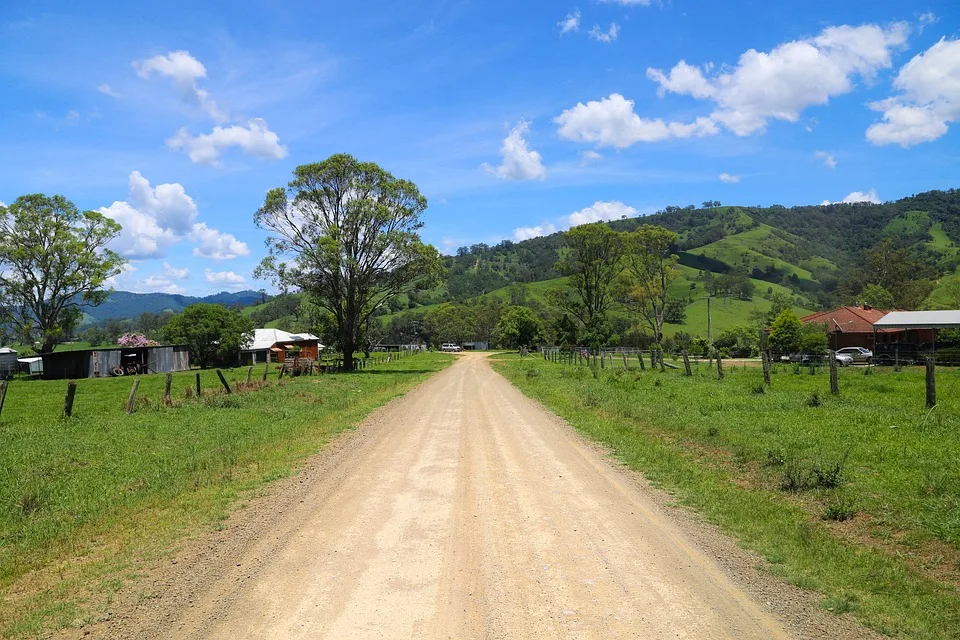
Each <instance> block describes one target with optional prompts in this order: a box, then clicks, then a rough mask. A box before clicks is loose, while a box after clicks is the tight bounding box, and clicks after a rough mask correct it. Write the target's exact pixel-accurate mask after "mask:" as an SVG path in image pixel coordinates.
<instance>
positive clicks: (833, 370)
mask: <svg viewBox="0 0 960 640" xmlns="http://www.w3.org/2000/svg"><path fill="white" fill-rule="evenodd" d="M827 357H828V358H830V393H832V394H833V395H837V394H838V393H840V381H839V379H838V378H837V375H838V374H837V354H836V353H835V352H834V351H833V350H832V349H831V350H830V351H827Z"/></svg>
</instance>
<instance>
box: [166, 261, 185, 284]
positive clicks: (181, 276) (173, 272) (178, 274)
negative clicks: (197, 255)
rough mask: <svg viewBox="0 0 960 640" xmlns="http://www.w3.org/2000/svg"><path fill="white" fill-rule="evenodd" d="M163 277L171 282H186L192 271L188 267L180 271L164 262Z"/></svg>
mask: <svg viewBox="0 0 960 640" xmlns="http://www.w3.org/2000/svg"><path fill="white" fill-rule="evenodd" d="M163 275H164V277H167V278H170V279H171V280H186V279H187V278H189V277H190V269H187V268H186V267H184V268H182V269H180V268H177V267H174V266H172V265H171V264H170V263H168V262H164V263H163Z"/></svg>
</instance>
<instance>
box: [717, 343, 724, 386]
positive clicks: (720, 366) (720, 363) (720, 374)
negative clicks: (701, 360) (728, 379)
mask: <svg viewBox="0 0 960 640" xmlns="http://www.w3.org/2000/svg"><path fill="white" fill-rule="evenodd" d="M716 356H717V380H723V360H721V359H720V349H717V353H716Z"/></svg>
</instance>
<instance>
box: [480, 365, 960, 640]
mask: <svg viewBox="0 0 960 640" xmlns="http://www.w3.org/2000/svg"><path fill="white" fill-rule="evenodd" d="M496 366H497V367H498V369H499V370H500V371H501V372H502V373H503V374H504V375H506V376H507V377H508V378H509V379H510V380H511V381H512V382H513V383H514V384H516V385H517V386H518V387H519V388H520V389H522V390H523V391H524V392H525V393H527V394H528V395H530V396H531V397H534V398H536V399H539V400H541V401H542V402H543V403H544V404H545V405H546V406H548V407H549V408H550V409H552V410H553V411H555V412H557V413H558V414H559V415H561V416H563V417H564V418H566V419H567V420H568V421H570V423H571V424H572V425H573V426H574V427H576V428H577V429H579V430H580V431H582V432H583V433H585V434H586V435H587V436H589V437H591V438H593V439H595V440H597V441H600V442H602V443H604V444H606V445H607V446H609V447H610V448H611V449H612V451H613V453H614V454H615V455H616V456H617V457H618V458H620V459H621V460H623V461H624V462H625V463H626V464H627V465H629V466H631V467H633V468H635V469H638V470H640V471H642V472H643V473H644V474H645V475H646V476H647V477H648V478H650V479H651V480H653V481H654V482H656V483H658V484H659V485H661V486H662V487H664V488H665V489H667V490H668V491H670V492H672V493H674V494H675V495H676V496H677V497H678V498H679V499H680V500H681V501H682V502H683V503H685V504H687V505H689V506H691V507H693V508H694V509H697V510H699V511H701V512H702V513H704V514H705V515H706V517H707V518H708V519H710V520H711V521H713V522H715V523H716V524H718V525H719V526H720V527H722V528H723V529H725V530H726V531H727V532H729V533H731V534H732V535H733V536H734V537H736V538H737V539H738V540H739V541H740V542H741V544H743V545H744V546H746V547H748V548H751V549H754V550H756V551H758V552H759V553H760V554H762V555H763V556H764V557H765V558H766V559H767V561H768V562H769V565H768V567H769V570H771V571H773V572H774V573H776V574H777V575H780V576H782V577H783V578H784V579H786V580H788V581H790V582H792V583H794V584H797V585H799V586H801V587H803V588H805V589H809V590H813V591H816V592H819V593H821V594H822V596H823V606H824V607H826V608H828V609H830V610H832V611H835V612H838V613H842V612H850V613H852V614H853V615H855V616H857V617H858V618H859V619H860V620H861V621H863V622H864V623H865V624H867V625H869V626H871V627H873V628H875V629H878V630H880V631H883V632H885V633H888V634H891V635H893V636H895V637H903V638H918V639H919V638H923V639H930V638H958V637H960V593H958V587H960V466H958V465H957V460H958V457H960V372H958V371H957V370H956V369H941V370H940V371H939V376H938V391H939V395H938V397H939V400H940V404H939V405H938V406H937V407H936V408H935V409H933V410H931V411H927V410H925V408H924V395H923V394H924V382H923V373H922V371H920V370H910V369H905V370H904V371H902V372H894V371H892V370H881V369H873V370H871V371H872V373H871V374H870V375H865V373H864V372H865V371H866V369H864V368H849V369H843V370H842V371H841V375H840V388H841V393H840V394H839V395H838V396H832V395H831V394H830V393H829V384H828V379H827V375H826V373H825V372H820V373H818V374H817V375H808V373H807V371H806V369H802V370H799V373H794V369H793V367H792V366H781V367H780V368H779V370H777V371H776V373H775V374H774V375H773V377H772V378H773V382H772V385H771V386H770V387H769V388H765V387H764V385H763V384H762V376H761V372H760V370H759V369H758V368H749V369H745V370H744V369H735V370H732V369H730V368H728V369H727V371H726V378H725V379H724V380H723V381H718V380H717V379H716V378H715V374H713V373H712V372H710V373H708V372H707V370H706V366H705V365H703V364H701V365H700V367H699V369H698V370H697V371H695V375H694V376H693V377H690V378H687V377H683V376H681V375H680V374H679V373H677V372H670V371H668V372H666V373H658V372H652V371H647V372H637V371H623V370H622V363H621V364H620V366H619V368H620V370H609V369H608V370H605V371H600V372H598V375H597V377H596V378H595V377H594V376H593V374H592V373H591V372H590V371H589V370H588V369H587V368H586V367H573V366H565V365H560V364H555V363H551V362H544V361H543V360H542V359H540V358H536V357H530V358H526V359H523V360H521V359H517V358H512V357H509V358H505V359H502V360H500V361H499V362H496ZM815 394H816V396H815Z"/></svg>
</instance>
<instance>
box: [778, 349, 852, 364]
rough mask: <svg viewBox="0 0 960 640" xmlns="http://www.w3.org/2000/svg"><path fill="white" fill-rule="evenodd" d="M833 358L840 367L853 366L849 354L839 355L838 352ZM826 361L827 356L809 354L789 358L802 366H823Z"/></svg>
mask: <svg viewBox="0 0 960 640" xmlns="http://www.w3.org/2000/svg"><path fill="white" fill-rule="evenodd" d="M834 358H836V360H837V364H838V365H840V366H841V367H847V366H850V365H851V364H853V356H851V355H850V354H849V353H840V352H839V351H838V352H836V353H835V354H834ZM826 359H827V356H824V355H818V354H813V355H811V354H809V353H804V354H796V355H795V356H793V357H791V358H790V360H792V361H793V362H799V363H800V364H803V365H809V364H814V365H822V364H825V361H826Z"/></svg>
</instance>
